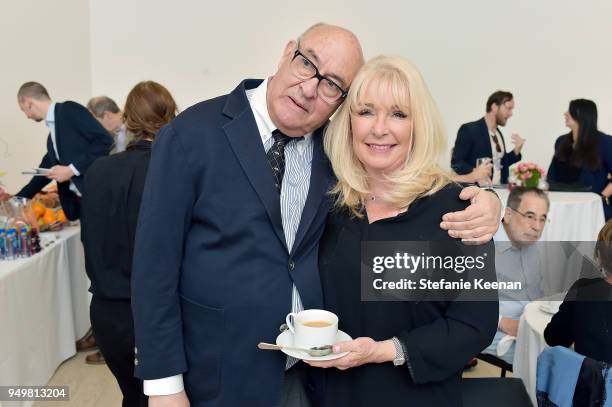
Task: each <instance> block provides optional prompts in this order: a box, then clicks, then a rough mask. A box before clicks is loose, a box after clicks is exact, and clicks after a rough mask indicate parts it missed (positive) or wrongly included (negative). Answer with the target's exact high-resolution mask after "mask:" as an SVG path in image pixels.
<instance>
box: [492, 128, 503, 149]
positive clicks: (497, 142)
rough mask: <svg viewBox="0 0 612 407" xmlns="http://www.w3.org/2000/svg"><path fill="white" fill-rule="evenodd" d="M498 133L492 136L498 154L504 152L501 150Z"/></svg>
mask: <svg viewBox="0 0 612 407" xmlns="http://www.w3.org/2000/svg"><path fill="white" fill-rule="evenodd" d="M496 133H497V131H495V133H493V134H491V136H492V138H493V143H495V151H497V152H498V153H501V152H502V149H501V145H500V144H499V140H498V139H497V134H496Z"/></svg>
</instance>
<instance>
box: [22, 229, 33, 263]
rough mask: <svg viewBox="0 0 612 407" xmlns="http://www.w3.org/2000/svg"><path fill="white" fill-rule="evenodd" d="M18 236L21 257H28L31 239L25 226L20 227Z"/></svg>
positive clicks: (30, 250) (30, 249)
mask: <svg viewBox="0 0 612 407" xmlns="http://www.w3.org/2000/svg"><path fill="white" fill-rule="evenodd" d="M19 237H20V243H21V257H30V256H31V255H32V253H31V252H32V240H31V236H30V233H28V228H27V227H25V226H24V227H22V228H21V236H19Z"/></svg>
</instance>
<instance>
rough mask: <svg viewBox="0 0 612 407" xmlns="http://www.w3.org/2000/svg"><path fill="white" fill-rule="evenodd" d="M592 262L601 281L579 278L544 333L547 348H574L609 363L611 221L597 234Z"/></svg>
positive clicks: (611, 329)
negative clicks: (597, 264) (596, 264)
mask: <svg viewBox="0 0 612 407" xmlns="http://www.w3.org/2000/svg"><path fill="white" fill-rule="evenodd" d="M595 260H596V261H597V262H598V263H599V267H600V270H601V278H595V279H588V278H581V279H580V280H578V281H576V282H575V283H574V285H573V286H572V287H571V288H570V289H569V291H568V294H567V296H566V297H565V300H564V301H563V304H561V307H560V308H559V312H557V313H556V314H555V315H554V316H553V318H552V320H551V321H550V322H549V324H548V326H546V329H545V330H544V339H546V343H548V344H549V345H550V346H558V345H560V346H567V347H569V346H571V345H572V344H573V345H574V349H575V350H576V352H578V353H580V354H581V355H584V356H587V357H590V358H591V359H595V360H598V361H600V362H606V363H612V220H609V221H608V222H607V223H606V224H605V225H604V227H603V228H602V229H601V231H600V232H599V235H598V236H597V243H596V244H595Z"/></svg>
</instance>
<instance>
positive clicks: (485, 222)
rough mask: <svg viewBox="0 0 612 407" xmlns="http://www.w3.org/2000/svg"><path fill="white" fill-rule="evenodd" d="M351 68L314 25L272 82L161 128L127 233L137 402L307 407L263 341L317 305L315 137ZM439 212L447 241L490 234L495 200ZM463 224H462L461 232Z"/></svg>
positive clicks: (351, 44) (350, 38)
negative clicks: (140, 383) (130, 236)
mask: <svg viewBox="0 0 612 407" xmlns="http://www.w3.org/2000/svg"><path fill="white" fill-rule="evenodd" d="M362 63H363V55H362V51H361V46H360V45H359V42H358V40H357V38H356V37H355V36H354V34H353V33H351V32H350V31H348V30H346V29H343V28H340V27H336V26H331V25H327V24H317V25H315V26H313V27H311V28H310V29H308V30H307V31H306V32H305V33H304V34H302V36H300V37H299V39H298V40H297V41H295V40H292V41H289V42H288V43H287V45H286V46H285V49H284V52H283V55H282V58H281V61H280V63H279V65H278V70H277V72H276V74H275V75H274V76H271V77H269V78H267V79H266V80H264V81H261V80H246V81H243V82H242V83H240V84H239V85H238V87H237V88H236V89H235V90H234V91H232V92H231V93H230V94H229V95H225V96H221V97H217V98H214V99H210V100H207V101H204V102H201V103H198V104H196V105H194V106H192V107H191V108H189V109H187V110H186V111H184V112H183V113H181V114H180V115H179V116H177V118H176V119H174V120H173V121H172V122H171V123H170V124H169V125H167V126H165V127H164V128H162V130H161V131H160V132H159V134H158V135H157V137H156V140H155V143H154V145H153V150H152V156H151V162H150V167H149V173H148V177H147V181H146V184H145V190H144V194H143V199H142V207H141V211H140V215H139V221H138V226H137V232H136V243H135V248H134V263H133V273H132V310H133V315H134V328H135V338H136V345H137V352H136V360H135V363H136V370H135V374H136V376H137V377H139V378H142V379H144V390H145V393H146V394H148V395H149V405H150V406H161V405H172V406H186V405H189V403H190V402H191V405H194V406H238V405H248V406H253V407H258V406H262V407H264V406H265V407H270V406H278V405H282V406H307V405H309V400H308V399H309V397H312V396H314V397H316V394H315V393H316V392H312V390H313V389H314V390H316V389H317V388H318V389H320V388H319V387H313V384H314V381H312V380H310V378H309V377H308V376H309V372H308V371H307V370H306V368H305V366H304V365H303V364H297V365H294V363H295V360H288V359H287V358H286V357H285V356H284V355H283V354H282V353H276V352H265V351H259V350H257V348H256V345H257V343H258V342H261V341H266V342H273V341H274V340H275V338H276V336H277V335H278V334H279V325H280V324H281V323H282V322H283V321H284V320H285V316H286V315H287V314H288V313H289V312H291V311H297V310H300V309H309V308H321V307H322V305H323V304H322V303H323V301H322V292H321V285H320V280H319V276H318V273H317V256H318V241H319V238H320V236H321V233H322V231H323V227H324V222H325V218H326V216H327V213H328V210H329V209H330V207H331V202H330V200H329V197H328V196H327V195H326V192H327V191H328V189H329V188H330V187H331V186H332V184H333V182H334V175H333V173H332V169H331V167H330V165H329V162H328V161H327V159H326V157H325V154H324V152H323V147H322V130H323V127H324V126H325V124H326V123H327V120H328V119H329V117H330V116H331V115H332V114H333V112H334V111H335V110H336V109H337V108H338V106H339V105H340V104H341V103H342V101H343V99H344V97H345V96H346V91H347V89H348V88H349V86H350V84H351V81H352V79H353V77H354V76H355V74H356V72H357V70H358V69H359V67H360V66H361V65H362ZM462 197H463V199H469V198H472V200H473V202H474V203H473V204H472V205H471V206H470V207H469V208H468V209H467V210H464V211H461V212H458V213H453V214H447V215H445V221H446V222H445V223H444V225H443V226H444V227H445V228H448V229H452V231H450V232H449V233H452V234H453V236H459V237H463V238H466V239H476V240H480V239H485V240H488V239H490V238H491V236H492V233H494V231H495V230H496V229H497V224H498V219H499V207H500V204H499V200H498V199H497V198H496V197H495V196H494V195H493V194H491V193H488V192H480V190H478V189H477V188H472V189H467V191H465V194H463V195H462ZM468 218H469V219H474V221H473V222H469V224H468V223H466V222H465V221H467V220H468Z"/></svg>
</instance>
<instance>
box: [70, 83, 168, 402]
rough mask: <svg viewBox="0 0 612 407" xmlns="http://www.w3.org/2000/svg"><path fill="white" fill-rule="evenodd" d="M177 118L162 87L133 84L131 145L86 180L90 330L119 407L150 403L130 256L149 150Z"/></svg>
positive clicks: (128, 117)
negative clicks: (139, 369) (138, 369)
mask: <svg viewBox="0 0 612 407" xmlns="http://www.w3.org/2000/svg"><path fill="white" fill-rule="evenodd" d="M176 112H177V107H176V103H175V101H174V99H173V98H172V95H171V94H170V92H168V90H167V89H166V88H165V87H164V86H162V85H160V84H158V83H156V82H152V81H147V82H140V83H139V84H137V85H136V86H135V87H134V88H133V89H132V90H131V91H130V93H129V94H128V97H127V101H126V103H125V108H124V114H123V116H124V119H125V125H126V129H127V131H128V132H129V133H130V135H131V136H132V137H133V140H132V141H131V142H130V144H129V145H128V147H127V150H126V151H124V152H121V153H117V154H114V155H111V156H108V157H103V158H100V159H98V160H96V162H95V163H93V164H92V165H91V167H90V168H89V170H88V171H87V175H86V176H85V191H84V194H83V201H82V214H81V240H82V241H83V246H84V249H85V265H86V271H87V275H88V276H89V279H90V280H91V287H90V289H89V290H90V291H91V293H92V294H93V297H92V300H91V306H90V314H91V324H92V327H93V331H94V335H95V337H96V341H97V343H98V346H99V347H100V351H101V353H102V355H103V356H104V359H105V360H106V363H107V365H108V367H109V369H110V370H111V372H112V373H113V375H114V376H115V378H116V379H117V382H118V383H119V387H120V388H121V392H122V393H123V406H146V405H147V403H148V400H147V397H146V396H145V395H144V393H143V390H142V380H139V379H137V378H135V377H134V322H133V319H132V310H131V306H130V297H131V293H130V276H131V270H132V254H133V249H134V236H135V234H136V222H137V219H138V212H139V210H140V201H141V199H142V191H143V189H144V184H145V179H146V176H147V170H148V167H149V159H150V156H151V144H152V142H153V139H154V138H155V134H156V133H157V131H158V130H159V129H160V128H161V127H162V126H164V125H165V124H167V123H169V122H170V120H172V119H173V118H174V117H175V115H176Z"/></svg>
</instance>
